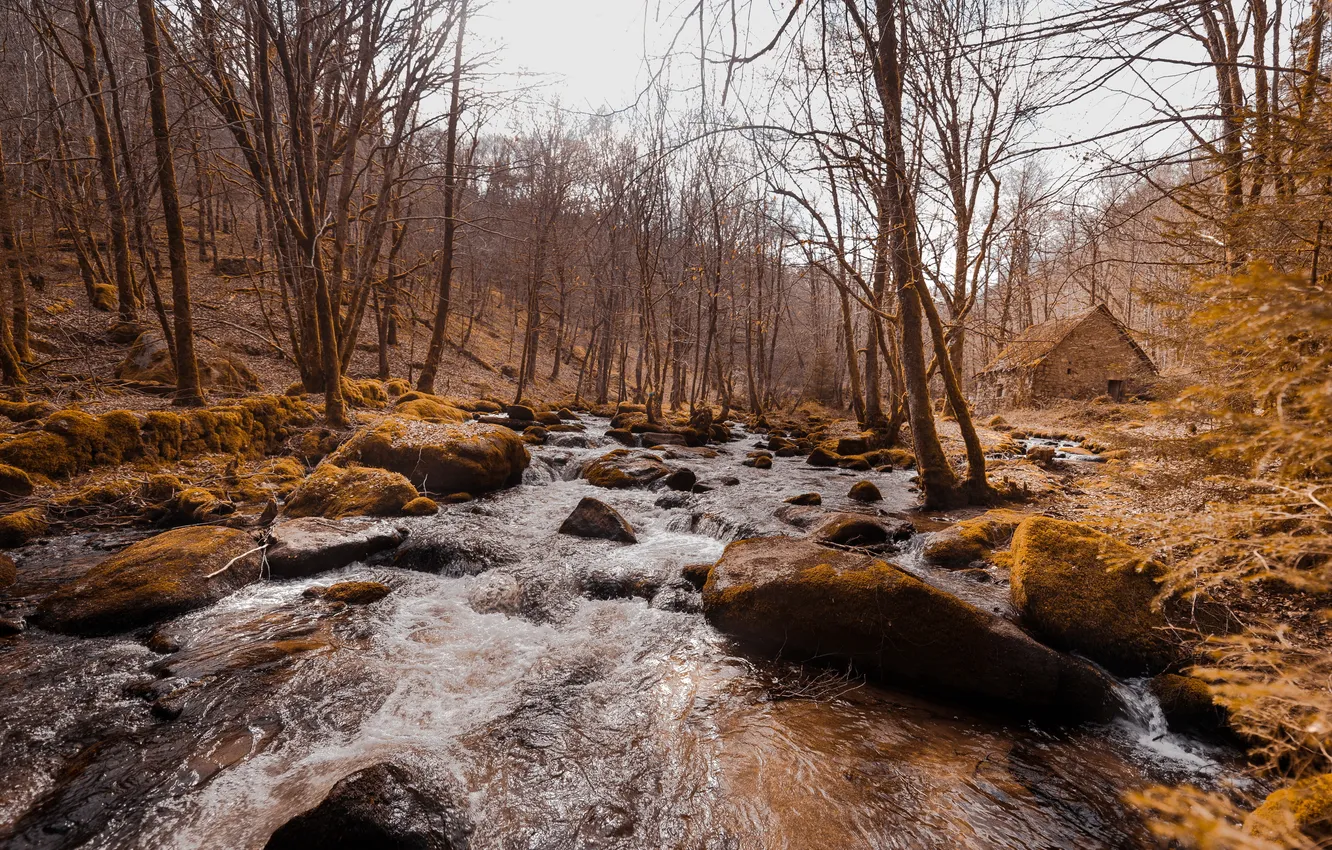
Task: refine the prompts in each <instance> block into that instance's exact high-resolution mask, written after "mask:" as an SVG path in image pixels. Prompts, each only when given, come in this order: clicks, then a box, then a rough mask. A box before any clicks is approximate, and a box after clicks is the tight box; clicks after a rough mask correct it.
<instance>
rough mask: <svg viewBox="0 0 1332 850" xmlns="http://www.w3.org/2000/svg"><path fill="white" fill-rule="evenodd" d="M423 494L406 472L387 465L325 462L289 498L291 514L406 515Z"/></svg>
mask: <svg viewBox="0 0 1332 850" xmlns="http://www.w3.org/2000/svg"><path fill="white" fill-rule="evenodd" d="M418 496H420V494H419V493H418V492H416V488H415V487H413V486H412V482H410V481H408V480H407V479H406V477H405V476H403V475H400V474H399V473H397V472H392V471H390V470H387V469H377V468H374V467H364V466H354V467H342V466H338V465H337V464H335V463H332V462H330V461H324V462H323V463H321V464H320V465H319V466H318V467H317V468H316V469H315V471H314V472H313V473H312V474H311V475H310V476H309V477H308V478H306V479H305V480H304V481H302V482H301V484H300V486H298V487H297V488H296V489H295V490H294V491H293V492H292V494H291V496H290V497H289V498H288V499H287V503H286V504H285V505H284V506H283V513H284V514H286V515H287V516H290V517H324V518H325V519H339V518H341V517H350V516H402V515H403V508H404V507H405V506H406V505H407V504H408V503H410V502H412V501H413V500H415V499H416V498H417V497H418Z"/></svg>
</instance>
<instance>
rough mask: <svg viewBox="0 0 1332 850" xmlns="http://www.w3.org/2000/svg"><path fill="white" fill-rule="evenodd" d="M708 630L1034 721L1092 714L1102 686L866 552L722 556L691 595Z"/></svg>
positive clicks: (1085, 670) (756, 548)
mask: <svg viewBox="0 0 1332 850" xmlns="http://www.w3.org/2000/svg"><path fill="white" fill-rule="evenodd" d="M703 605H704V611H705V613H706V614H707V616H708V619H709V620H710V621H711V622H712V623H713V625H715V626H716V627H717V628H719V629H720V630H722V631H723V632H726V633H727V634H729V635H732V636H734V637H735V638H737V639H739V640H740V641H742V642H744V643H747V644H749V645H751V646H753V647H755V648H757V649H759V650H761V651H765V652H769V653H772V654H780V655H782V656H785V657H788V658H792V659H795V660H801V661H804V660H815V659H817V660H819V661H823V662H834V663H846V662H850V663H851V664H852V665H853V666H855V667H856V668H857V669H859V670H861V671H863V672H865V673H868V674H870V675H873V676H876V677H878V678H880V679H883V680H886V681H889V682H893V683H898V684H909V685H916V686H919V687H922V688H924V689H926V690H929V691H934V692H941V693H944V694H947V695H952V696H956V697H963V698H969V699H974V700H978V701H980V702H981V703H983V704H986V705H991V704H996V705H999V706H1002V707H1005V708H1007V709H1010V710H1013V711H1016V712H1019V713H1022V714H1026V715H1034V716H1056V717H1076V718H1084V717H1097V718H1104V717H1108V716H1110V715H1112V714H1113V713H1114V712H1115V710H1116V709H1117V707H1118V701H1117V700H1116V699H1115V698H1114V696H1113V691H1112V689H1111V683H1110V680H1109V679H1108V678H1107V677H1105V676H1104V675H1102V674H1101V673H1100V672H1098V671H1097V670H1096V669H1095V668H1093V667H1092V666H1091V665H1089V664H1085V663H1083V662H1081V661H1078V660H1077V659H1075V658H1073V657H1071V656H1068V655H1064V654H1062V653H1060V652H1056V651H1055V650H1053V649H1050V648H1049V647H1047V646H1045V645H1043V644H1041V643H1038V642H1037V641H1035V640H1033V639H1032V638H1031V637H1029V636H1028V635H1027V634H1026V633H1025V632H1023V631H1022V630H1021V629H1019V628H1018V627H1017V626H1015V625H1013V624H1012V623H1010V622H1008V621H1006V620H1004V619H1002V618H1001V617H998V616H995V615H994V614H990V613H988V612H985V611H982V610H980V609H978V608H976V607H974V606H972V605H970V604H968V603H966V602H964V601H962V600H960V599H958V598H956V597H954V596H952V595H950V594H948V593H945V592H944V591H942V590H939V589H938V588H935V587H932V586H930V585H928V584H926V583H924V582H923V581H921V580H920V579H917V578H915V577H914V576H911V575H909V574H907V573H905V572H903V571H902V570H900V569H898V568H896V567H894V566H891V565H889V564H887V563H885V562H883V561H881V560H879V559H877V558H874V557H872V556H870V555H865V554H859V553H852V552H845V551H838V550H832V549H826V548H824V547H822V546H818V545H816V544H815V543H813V542H810V541H808V540H799V539H795V538H790V537H766V538H755V539H751V540H741V541H738V542H736V543H732V544H731V545H729V546H727V547H726V551H725V552H724V553H723V554H722V557H721V560H719V561H718V562H717V564H716V566H714V567H713V569H712V571H711V573H709V575H708V581H707V584H706V585H705V586H704V588H703Z"/></svg>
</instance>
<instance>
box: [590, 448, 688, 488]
mask: <svg viewBox="0 0 1332 850" xmlns="http://www.w3.org/2000/svg"><path fill="white" fill-rule="evenodd" d="M669 474H670V469H669V468H668V467H667V466H666V464H664V463H662V461H661V459H660V458H658V457H656V456H655V455H648V454H633V453H632V452H630V451H629V450H627V449H615V450H614V451H611V452H607V453H606V454H604V455H602V456H601V457H599V458H597V459H596V460H594V461H592V462H591V463H589V464H588V465H587V466H585V467H583V478H585V479H587V483H588V484H591V485H592V486H594V487H605V488H606V489H608V490H628V489H631V488H634V487H647V486H648V485H649V484H651V483H653V482H654V481H656V480H658V479H660V478H665V477H666V476H667V475H669Z"/></svg>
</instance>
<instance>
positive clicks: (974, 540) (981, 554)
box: [924, 508, 1027, 568]
mask: <svg viewBox="0 0 1332 850" xmlns="http://www.w3.org/2000/svg"><path fill="white" fill-rule="evenodd" d="M1026 518H1027V514H1024V513H1021V512H1019V511H1011V510H1007V509H1005V508H998V509H996V510H992V511H986V512H985V513H983V514H981V515H980V516H978V517H975V518H973V519H965V520H962V521H961V522H959V523H956V524H954V525H951V526H949V527H948V528H945V529H944V530H943V531H939V532H935V533H934V534H932V535H930V540H929V542H928V543H927V544H925V551H924V557H925V560H926V561H929V562H930V563H931V564H936V565H938V566H941V567H953V568H965V567H968V566H970V565H971V564H972V563H974V562H976V561H981V560H984V559H985V557H986V556H987V555H989V554H990V552H991V551H993V550H995V549H998V548H999V547H1001V546H1005V545H1007V544H1008V542H1009V541H1010V540H1012V539H1013V532H1014V531H1016V530H1017V527H1018V525H1019V523H1021V522H1022V521H1023V520H1024V519H1026Z"/></svg>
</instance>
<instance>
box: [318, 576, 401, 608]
mask: <svg viewBox="0 0 1332 850" xmlns="http://www.w3.org/2000/svg"><path fill="white" fill-rule="evenodd" d="M392 592H393V588H391V587H389V586H388V585H387V584H384V583H383V582H379V581H340V582H338V583H337V584H332V585H329V586H328V587H310V588H306V590H305V591H304V592H303V594H302V595H303V596H310V597H313V598H315V599H322V600H324V601H325V602H341V603H343V604H345V605H369V604H371V603H372V602H378V601H379V600H381V599H383V598H384V597H385V596H388V595H389V594H390V593H392Z"/></svg>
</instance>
